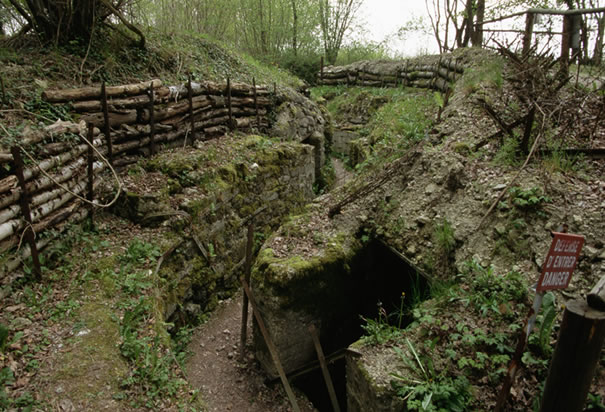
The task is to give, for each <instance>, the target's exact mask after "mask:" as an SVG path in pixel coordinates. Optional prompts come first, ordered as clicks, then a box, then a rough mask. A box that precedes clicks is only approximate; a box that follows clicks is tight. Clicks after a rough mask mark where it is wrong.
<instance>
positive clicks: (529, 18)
mask: <svg viewBox="0 0 605 412" xmlns="http://www.w3.org/2000/svg"><path fill="white" fill-rule="evenodd" d="M535 19H536V15H535V14H534V13H527V14H526V15H525V33H524V34H523V57H527V56H528V55H529V51H530V50H531V39H532V36H533V32H534V21H535Z"/></svg>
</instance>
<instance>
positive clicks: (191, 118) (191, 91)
mask: <svg viewBox="0 0 605 412" xmlns="http://www.w3.org/2000/svg"><path fill="white" fill-rule="evenodd" d="M187 98H188V99H189V121H190V123H191V145H192V146H193V144H194V143H195V120H194V119H193V89H192V87H191V73H188V74H187ZM186 139H187V138H186V137H185V140H186ZM185 143H187V142H185Z"/></svg>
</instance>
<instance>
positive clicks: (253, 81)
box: [252, 77, 260, 129]
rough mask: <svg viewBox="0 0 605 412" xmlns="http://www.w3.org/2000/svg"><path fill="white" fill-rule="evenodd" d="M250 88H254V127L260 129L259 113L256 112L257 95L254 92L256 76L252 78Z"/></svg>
mask: <svg viewBox="0 0 605 412" xmlns="http://www.w3.org/2000/svg"><path fill="white" fill-rule="evenodd" d="M252 88H253V89H254V111H255V112H256V127H257V128H259V129H260V115H259V114H258V96H257V93H256V78H255V77H253V78H252Z"/></svg>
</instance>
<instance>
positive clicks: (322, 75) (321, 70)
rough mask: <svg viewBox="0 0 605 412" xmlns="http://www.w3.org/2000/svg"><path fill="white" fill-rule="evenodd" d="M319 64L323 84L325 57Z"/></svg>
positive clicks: (322, 57)
mask: <svg viewBox="0 0 605 412" xmlns="http://www.w3.org/2000/svg"><path fill="white" fill-rule="evenodd" d="M319 64H320V67H319V80H320V81H321V83H322V84H323V82H324V56H321V59H320V63H319Z"/></svg>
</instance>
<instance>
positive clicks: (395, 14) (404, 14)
mask: <svg viewBox="0 0 605 412" xmlns="http://www.w3.org/2000/svg"><path fill="white" fill-rule="evenodd" d="M358 13H359V14H358V15H359V17H360V18H361V19H362V22H363V23H364V25H365V28H366V30H368V37H369V38H371V39H372V40H373V41H375V42H381V41H383V40H384V39H385V37H387V36H392V35H393V34H394V33H396V32H397V30H398V29H399V28H400V27H401V26H403V25H404V24H405V23H406V22H407V21H409V20H410V19H411V18H412V17H423V18H425V19H426V18H427V12H426V6H425V2H424V0H365V1H364V4H363V5H362V6H361V8H360V10H359V12H358ZM426 22H427V23H428V20H426ZM388 45H389V48H390V49H391V50H392V51H393V52H395V53H398V54H402V55H404V56H415V55H417V54H421V53H423V54H425V53H430V54H433V53H438V52H439V48H438V47H437V43H436V41H435V39H434V38H433V37H432V35H423V34H420V33H417V34H413V35H412V34H410V35H408V36H407V38H406V39H405V40H400V39H397V38H396V37H395V36H393V37H392V38H391V40H390V41H389V42H388Z"/></svg>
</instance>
